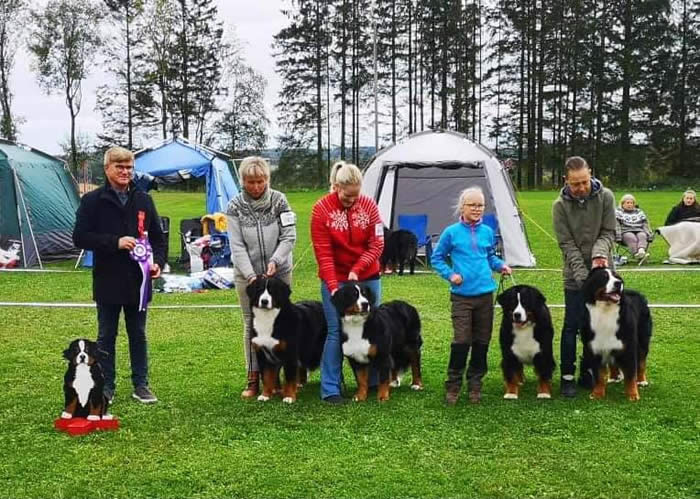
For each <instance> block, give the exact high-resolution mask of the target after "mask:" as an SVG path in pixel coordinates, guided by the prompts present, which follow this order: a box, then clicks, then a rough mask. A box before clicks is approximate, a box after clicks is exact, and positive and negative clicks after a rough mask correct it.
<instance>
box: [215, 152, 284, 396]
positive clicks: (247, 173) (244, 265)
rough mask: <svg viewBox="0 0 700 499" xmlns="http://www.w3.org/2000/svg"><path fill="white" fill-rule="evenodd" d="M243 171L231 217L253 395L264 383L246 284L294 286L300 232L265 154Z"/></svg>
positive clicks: (248, 390)
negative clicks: (266, 279)
mask: <svg viewBox="0 0 700 499" xmlns="http://www.w3.org/2000/svg"><path fill="white" fill-rule="evenodd" d="M239 174H240V177H241V184H242V186H243V190H242V191H241V192H240V193H239V194H238V195H237V196H236V197H234V198H233V199H232V200H231V201H230V202H229V204H228V208H227V210H226V219H227V222H228V234H229V239H230V241H231V261H232V262H233V266H234V282H235V285H236V292H237V293H238V300H239V303H240V306H241V313H242V315H243V331H244V334H243V350H244V351H245V361H246V366H247V371H248V381H247V385H246V388H245V389H244V390H243V392H242V393H241V397H243V398H253V397H257V395H258V392H259V389H260V382H259V371H258V362H257V358H256V356H255V354H254V353H253V352H252V350H251V344H250V333H251V328H252V314H251V310H250V301H249V300H248V295H247V294H246V287H247V286H248V284H250V283H251V282H253V281H254V280H255V279H256V276H257V275H261V274H265V275H267V276H273V275H274V276H275V277H278V278H280V279H282V280H283V281H284V282H286V283H287V284H289V285H291V284H292V249H293V248H294V243H295V242H296V237H297V231H296V216H295V214H294V212H292V210H291V208H290V207H289V203H288V202H287V198H286V197H285V195H284V194H282V193H281V192H279V191H275V190H273V189H271V188H270V166H269V165H268V163H267V161H266V160H265V159H264V158H260V157H256V156H251V157H248V158H245V159H244V160H243V161H242V162H241V166H240V168H239Z"/></svg>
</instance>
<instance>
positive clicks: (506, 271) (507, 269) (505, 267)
mask: <svg viewBox="0 0 700 499" xmlns="http://www.w3.org/2000/svg"><path fill="white" fill-rule="evenodd" d="M512 273H513V269H511V268H510V267H509V266H508V265H505V264H504V265H503V268H502V269H501V274H503V275H511V274H512Z"/></svg>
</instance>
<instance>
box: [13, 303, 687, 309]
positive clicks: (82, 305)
mask: <svg viewBox="0 0 700 499" xmlns="http://www.w3.org/2000/svg"><path fill="white" fill-rule="evenodd" d="M547 306H548V307H549V308H564V304H549V305H547ZM0 307H35V308H95V304H94V303H50V302H12V301H0ZM496 307H499V305H496ZM649 307H651V308H700V304H692V303H657V304H651V303H650V304H649ZM148 308H149V309H155V310H181V309H202V308H241V306H240V305H150V306H149V307H148Z"/></svg>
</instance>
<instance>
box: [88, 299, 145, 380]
mask: <svg viewBox="0 0 700 499" xmlns="http://www.w3.org/2000/svg"><path fill="white" fill-rule="evenodd" d="M122 308H123V309H124V320H125V322H126V333H127V335H128V337H129V357H130V359H131V382H132V383H133V385H134V388H136V387H139V386H146V385H148V353H147V344H146V311H143V312H139V311H138V310H139V307H138V305H112V304H105V303H98V304H97V328H98V329H97V345H98V347H99V348H100V350H102V351H103V353H102V358H101V359H100V366H101V367H102V371H103V373H104V377H105V388H106V389H108V390H112V391H114V389H115V362H114V360H115V356H116V341H117V331H118V328H119V313H120V312H121V310H122Z"/></svg>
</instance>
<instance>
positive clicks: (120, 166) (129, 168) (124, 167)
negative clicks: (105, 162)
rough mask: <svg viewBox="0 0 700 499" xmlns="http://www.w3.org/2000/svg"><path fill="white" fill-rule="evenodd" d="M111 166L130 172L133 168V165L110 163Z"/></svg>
mask: <svg viewBox="0 0 700 499" xmlns="http://www.w3.org/2000/svg"><path fill="white" fill-rule="evenodd" d="M112 166H113V167H114V168H116V169H117V170H123V171H126V172H130V171H131V170H133V169H134V167H133V166H132V165H112Z"/></svg>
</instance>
